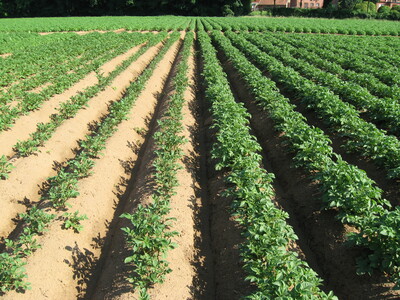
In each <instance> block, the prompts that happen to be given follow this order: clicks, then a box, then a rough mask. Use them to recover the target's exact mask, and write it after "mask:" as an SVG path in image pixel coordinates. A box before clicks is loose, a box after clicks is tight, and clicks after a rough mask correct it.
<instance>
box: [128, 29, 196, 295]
mask: <svg viewBox="0 0 400 300" xmlns="http://www.w3.org/2000/svg"><path fill="white" fill-rule="evenodd" d="M193 39H194V34H193V33H192V32H189V33H187V34H186V36H185V40H184V42H183V49H182V58H181V61H180V63H179V64H178V67H177V73H176V76H175V77H174V79H173V88H174V90H175V93H174V94H172V95H171V96H170V97H169V99H168V100H167V103H168V104H169V105H168V109H167V111H166V112H165V113H164V116H163V118H162V119H161V120H160V121H158V125H159V130H158V131H157V132H156V133H155V134H154V141H155V146H156V151H155V153H156V155H157V156H156V159H155V161H154V163H153V166H154V167H155V170H156V172H155V174H154V177H155V182H156V191H155V192H154V194H153V202H152V203H151V204H149V205H147V206H142V205H139V206H138V208H137V209H136V210H135V211H134V212H133V213H125V214H123V215H121V217H122V218H126V219H128V220H129V221H130V223H131V224H130V226H129V227H124V228H122V230H123V231H124V232H125V237H126V243H127V245H128V246H129V248H130V249H131V250H132V254H131V255H130V256H128V257H126V258H125V263H127V264H130V265H132V266H133V271H132V272H131V274H130V275H129V277H128V281H129V282H130V283H131V284H132V286H133V289H137V290H139V293H140V299H149V295H148V293H147V289H148V288H150V287H152V286H153V285H154V284H156V283H162V282H164V280H165V275H166V274H168V273H169V272H171V269H170V268H169V266H168V261H167V260H166V255H167V252H168V251H169V250H170V249H173V248H175V247H176V246H177V245H176V244H175V243H173V242H172V238H173V237H174V236H176V235H178V232H176V231H171V230H170V229H171V227H172V221H175V219H172V218H168V217H167V214H168V213H169V211H170V208H169V202H170V199H171V197H172V195H174V192H175V188H176V187H177V186H178V180H177V170H178V169H179V168H180V165H179V164H178V160H179V159H180V158H182V155H183V153H182V151H181V150H180V146H181V145H182V144H183V143H184V142H185V140H184V138H183V137H182V136H180V135H179V134H180V132H182V130H183V126H182V123H181V121H182V118H183V116H182V107H183V103H184V98H183V94H184V92H185V90H186V87H187V85H188V79H187V75H186V72H187V69H188V65H187V60H188V57H189V55H190V49H191V46H192V44H193Z"/></svg>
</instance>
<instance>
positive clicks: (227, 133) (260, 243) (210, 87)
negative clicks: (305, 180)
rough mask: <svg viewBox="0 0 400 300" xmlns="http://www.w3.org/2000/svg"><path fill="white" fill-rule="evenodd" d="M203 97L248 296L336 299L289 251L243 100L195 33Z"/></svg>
mask: <svg viewBox="0 0 400 300" xmlns="http://www.w3.org/2000/svg"><path fill="white" fill-rule="evenodd" d="M198 38H199V41H200V48H201V55H202V58H203V61H204V70H203V76H204V80H205V85H206V87H205V93H206V98H207V99H208V100H209V101H210V103H211V109H210V110H211V113H212V116H213V125H212V126H213V127H214V128H215V129H216V142H215V143H214V145H213V148H212V157H213V158H215V159H217V163H216V169H217V170H223V171H226V175H225V180H226V182H227V183H228V184H229V185H230V186H231V187H230V188H229V189H228V190H226V195H227V196H231V197H232V198H233V199H234V200H233V215H234V216H235V219H236V220H237V222H239V224H241V226H242V228H243V230H244V232H243V236H244V237H245V242H244V243H243V245H242V249H241V250H242V251H241V254H242V258H243V262H244V268H245V270H246V271H247V273H248V277H247V279H248V280H250V281H251V282H253V283H254V284H255V285H256V286H257V291H255V292H254V293H253V294H252V295H250V296H249V298H251V299H266V298H268V299H270V298H282V299H283V298H284V299H310V298H313V299H335V296H333V294H332V293H329V295H326V294H325V293H324V292H322V291H320V289H319V288H318V286H319V285H320V283H321V280H320V279H319V278H318V276H317V274H316V273H315V272H314V271H313V270H312V269H310V268H309V267H308V265H307V263H306V262H304V261H302V260H300V259H299V258H298V257H297V254H296V253H295V252H292V251H288V250H287V249H288V245H289V244H290V242H291V241H294V240H296V239H297V237H296V235H295V233H294V231H293V229H292V227H291V226H289V225H288V224H287V223H286V219H287V218H288V215H287V213H285V212H284V211H282V210H280V209H278V208H277V207H275V205H274V203H273V202H272V198H273V197H274V191H273V188H272V185H271V182H272V180H273V177H274V176H273V175H272V174H268V173H267V172H266V171H265V169H262V168H261V167H260V166H261V161H262V157H261V155H260V154H259V153H258V152H259V151H260V150H261V147H260V145H259V144H258V142H257V141H256V139H255V138H254V137H253V136H252V135H251V134H250V128H249V120H248V118H249V115H248V113H247V112H246V110H245V108H244V107H243V105H240V104H238V103H236V102H235V99H234V96H233V95H232V92H231V90H230V88H229V83H228V80H227V78H226V74H225V73H224V72H223V70H222V67H221V65H220V64H219V62H218V59H217V56H216V49H215V48H214V47H213V46H212V45H211V40H210V38H209V36H208V35H207V34H206V33H205V32H199V33H198Z"/></svg>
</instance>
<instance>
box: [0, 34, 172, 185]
mask: <svg viewBox="0 0 400 300" xmlns="http://www.w3.org/2000/svg"><path fill="white" fill-rule="evenodd" d="M166 35H167V33H165V32H163V33H159V34H157V35H152V34H151V37H150V40H149V41H148V43H147V44H146V46H143V47H141V49H140V50H139V51H138V52H136V53H135V54H134V55H132V56H131V57H129V58H127V59H126V60H125V61H124V62H123V63H121V64H120V65H119V66H118V67H117V68H116V69H115V70H114V71H112V72H111V73H110V74H109V75H108V76H107V77H103V76H99V82H98V83H97V84H96V85H93V86H91V87H89V88H87V89H85V90H84V91H83V92H81V93H80V94H79V95H76V96H72V97H71V98H70V99H69V100H67V101H66V102H63V103H62V104H60V106H59V107H58V108H57V109H56V110H57V111H58V112H57V113H54V114H52V115H51V117H50V121H49V122H47V123H39V124H37V126H36V131H35V132H33V133H31V134H30V138H29V139H27V140H24V141H18V143H16V144H15V145H14V147H13V149H14V151H15V152H16V154H15V155H14V156H13V158H15V157H21V156H23V157H26V156H29V155H32V154H34V153H35V152H36V151H38V147H40V146H43V145H44V143H45V142H46V141H47V140H49V139H50V138H51V136H52V135H53V133H54V132H55V131H56V129H57V128H58V127H59V126H61V124H62V123H63V122H64V121H65V120H67V119H70V118H73V117H74V116H75V115H76V114H77V112H78V111H79V110H80V109H82V108H83V107H84V106H85V105H87V103H88V101H89V100H90V99H91V98H92V97H94V96H96V95H97V94H98V93H100V92H101V91H102V90H104V89H105V88H106V87H107V86H108V85H109V84H110V83H111V81H112V80H114V78H115V77H117V76H118V74H120V73H121V72H122V71H123V70H125V69H126V68H127V67H128V66H129V65H130V64H131V63H132V62H133V61H135V60H136V59H137V58H138V57H139V56H141V55H142V54H143V53H145V52H146V51H147V50H148V49H149V48H150V47H151V46H154V45H155V44H157V43H158V42H160V41H161V40H163V39H165V37H166ZM146 40H147V37H146V36H145V35H143V36H142V39H140V38H138V39H137V40H135V42H134V44H136V45H138V44H141V43H143V42H145V41H146ZM4 157H5V156H2V158H0V159H2V160H0V166H1V164H2V161H3V164H5V162H4V161H5V159H4ZM7 166H8V167H7V168H4V170H1V169H0V178H6V177H7V176H8V175H7V173H9V172H11V170H12V168H13V167H12V164H11V163H8V165H7ZM0 168H1V167H0ZM7 171H8V172H7Z"/></svg>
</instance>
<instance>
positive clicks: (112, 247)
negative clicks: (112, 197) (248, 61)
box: [81, 73, 172, 299]
mask: <svg viewBox="0 0 400 300" xmlns="http://www.w3.org/2000/svg"><path fill="white" fill-rule="evenodd" d="M171 76H172V74H171V73H170V74H169V75H168V77H167V79H166V81H165V85H164V88H163V91H162V92H161V93H155V94H154V96H155V98H156V99H157V104H156V107H155V108H154V113H153V114H150V115H147V116H146V117H145V119H144V121H145V126H146V127H147V128H148V131H147V132H145V131H144V130H142V129H141V130H140V132H137V129H136V132H137V133H138V134H139V135H140V136H141V137H142V138H143V137H144V142H143V143H138V142H132V141H127V146H128V147H129V148H130V149H131V150H132V153H133V154H134V155H135V156H136V157H137V158H136V160H133V159H131V160H128V161H123V160H120V164H121V166H122V167H123V168H124V171H125V173H126V174H127V175H128V176H129V175H130V178H129V179H125V178H124V177H121V182H120V185H119V186H117V187H116V192H115V193H116V198H117V199H118V200H117V201H116V202H115V213H114V217H113V219H112V221H111V222H110V226H109V230H108V231H107V234H106V236H105V237H104V238H103V239H104V246H103V247H102V248H103V251H102V252H101V256H100V258H99V260H98V262H97V264H96V266H95V269H94V270H93V272H92V273H91V274H87V275H88V278H89V280H88V284H87V289H86V291H85V293H84V295H83V296H82V297H81V299H94V298H96V297H101V298H107V299H109V298H114V297H118V296H120V295H122V294H124V293H129V292H132V285H131V284H130V283H128V282H127V277H128V276H135V272H134V270H133V269H132V266H129V265H127V264H125V263H124V258H125V257H128V256H129V255H130V251H131V250H130V249H129V248H128V246H127V245H126V243H125V238H124V235H123V232H122V230H121V228H123V227H129V225H130V223H129V221H128V220H127V219H125V218H120V215H121V214H123V213H131V212H133V211H135V210H136V208H137V206H138V205H139V204H141V205H147V204H149V203H150V201H151V195H152V194H154V192H155V191H156V183H155V181H154V177H153V176H152V174H154V171H155V169H154V166H153V161H154V159H155V152H154V150H155V149H154V140H153V138H152V136H153V135H154V133H155V132H156V130H157V128H158V123H157V120H158V119H159V117H160V116H161V115H162V114H163V112H164V110H165V109H166V107H165V106H166V98H167V95H168V94H170V93H171V92H172V89H171V83H170V81H171ZM134 130H135V129H134ZM106 270H107V272H106ZM99 295H101V296H99Z"/></svg>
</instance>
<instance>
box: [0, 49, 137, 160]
mask: <svg viewBox="0 0 400 300" xmlns="http://www.w3.org/2000/svg"><path fill="white" fill-rule="evenodd" d="M141 46H142V45H139V46H136V47H133V48H132V49H130V50H128V51H127V52H126V53H123V54H120V55H118V56H116V57H115V58H113V59H112V60H110V61H108V62H106V63H105V64H104V65H103V66H101V67H100V69H101V70H102V71H103V72H104V75H105V76H106V75H108V74H109V73H110V72H112V71H113V70H114V69H115V68H116V67H117V66H118V65H119V64H121V63H122V61H123V60H125V59H126V58H128V57H129V56H131V55H133V54H134V53H136V52H137V51H138V50H139V48H140V47H141ZM97 83H98V80H97V77H96V73H95V72H90V73H89V74H88V75H86V76H85V77H84V78H83V79H81V80H80V81H79V82H77V83H76V84H74V85H73V86H72V87H70V88H69V89H67V90H66V91H65V92H63V93H61V94H57V95H54V96H53V97H51V98H50V99H49V100H48V101H46V102H44V103H43V105H42V107H41V108H40V109H38V110H36V111H33V112H31V113H30V114H29V115H26V116H21V117H20V118H19V119H18V120H16V122H15V124H14V125H13V127H12V128H11V129H10V130H7V131H4V132H1V133H0V145H2V147H1V149H0V155H7V156H12V155H13V150H12V147H13V146H14V145H15V144H16V143H17V141H18V140H25V139H27V138H28V137H29V134H30V133H32V132H34V131H35V130H36V124H37V123H40V122H48V121H49V120H50V116H51V115H52V114H54V113H56V112H57V110H56V108H58V107H59V105H60V104H61V103H63V102H65V101H66V100H67V99H69V98H71V97H72V96H75V95H77V94H78V93H79V92H80V91H83V90H84V89H85V88H88V87H90V86H93V85H95V84H97ZM46 85H49V83H48V84H45V85H43V86H41V87H38V88H37V89H38V91H40V90H42V89H43V88H45V86H46Z"/></svg>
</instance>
